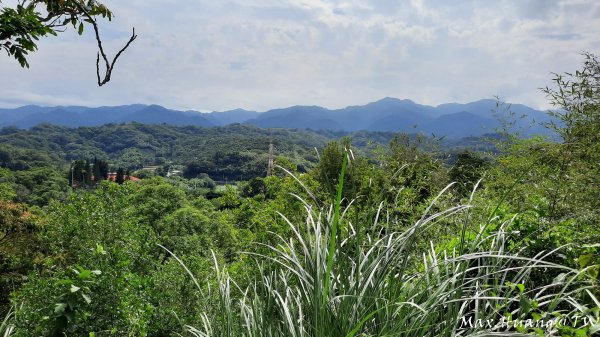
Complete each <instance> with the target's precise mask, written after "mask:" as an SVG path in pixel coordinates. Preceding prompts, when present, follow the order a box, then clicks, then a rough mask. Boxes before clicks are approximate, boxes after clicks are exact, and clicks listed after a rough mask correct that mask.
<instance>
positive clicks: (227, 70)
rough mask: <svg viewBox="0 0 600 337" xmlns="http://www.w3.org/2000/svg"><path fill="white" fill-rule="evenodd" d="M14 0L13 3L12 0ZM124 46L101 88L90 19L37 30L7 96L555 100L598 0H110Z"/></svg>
mask: <svg viewBox="0 0 600 337" xmlns="http://www.w3.org/2000/svg"><path fill="white" fill-rule="evenodd" d="M13 2H14V1H13ZM3 3H4V5H10V4H11V1H10V0H5V1H4V2H3ZM104 3H105V4H106V5H108V6H109V7H110V8H111V9H112V10H113V12H114V14H115V18H114V19H113V21H112V22H110V23H108V22H106V23H105V22H103V23H102V25H101V29H102V35H103V37H104V41H105V45H106V49H107V50H108V51H109V53H110V54H112V53H114V52H116V51H117V50H118V49H119V48H120V46H121V45H122V44H123V43H125V42H126V40H127V38H128V36H129V34H130V32H131V27H133V26H135V27H136V30H137V32H138V34H139V37H138V40H137V41H135V42H134V44H133V45H132V46H131V48H130V50H128V51H127V52H126V53H125V54H124V55H123V56H122V59H120V60H119V62H118V64H117V66H116V68H115V72H114V74H113V79H112V81H111V82H110V83H109V84H108V85H106V86H104V87H102V88H98V87H97V85H96V79H95V76H96V75H95V55H96V51H95V41H94V40H93V34H92V31H91V30H88V31H86V33H85V34H84V36H83V37H79V36H78V35H77V33H76V32H75V31H73V30H69V31H67V32H65V33H63V34H60V36H59V37H50V38H47V39H45V40H44V41H42V42H41V43H40V44H39V51H38V52H36V53H35V54H32V56H31V58H30V64H31V68H30V69H21V68H20V67H19V65H18V63H17V62H16V61H14V60H12V59H9V58H8V57H6V56H1V57H0V74H2V81H1V82H0V107H14V106H19V105H25V104H40V105H88V106H100V105H119V104H130V103H148V104H151V103H152V104H161V105H163V106H166V107H169V108H176V109H194V110H200V111H213V110H219V111H220V110H228V109H234V108H238V107H241V108H246V109H251V110H259V111H263V110H267V109H270V108H276V107H284V106H291V105H296V104H302V105H321V106H325V107H328V108H338V107H344V106H348V105H357V104H364V103H367V102H370V101H374V100H377V99H380V98H382V97H386V96H391V97H397V98H410V99H412V100H414V101H416V102H418V103H422V104H430V105H437V104H440V103H446V102H469V101H473V100H477V99H481V98H492V97H493V96H495V95H497V96H500V97H501V98H502V99H504V100H506V101H510V102H515V103H523V104H527V105H530V106H532V107H535V108H548V107H549V106H548V105H547V103H546V99H545V97H544V95H543V94H542V93H541V92H540V90H539V89H538V88H540V87H543V86H546V85H551V84H552V82H551V79H552V74H551V72H559V73H560V72H565V71H574V70H575V69H578V68H579V67H580V64H581V61H582V57H581V55H580V52H581V51H590V52H593V53H598V52H600V50H598V49H599V47H600V35H599V34H598V32H600V1H595V0H562V1H560V0H513V1H502V0H494V1H491V0H490V1H484V0H480V1H476V0H471V1H467V0H456V1H454V0H453V1H442V0H431V1H428V0H410V1H400V0H396V1H392V0H371V1H366V0H365V1H363V0H350V1H341V0H339V1H325V0H281V1H275V0H222V1H214V0H211V1H208V0H128V1H123V0H109V1H104Z"/></svg>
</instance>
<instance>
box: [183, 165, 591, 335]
mask: <svg viewBox="0 0 600 337" xmlns="http://www.w3.org/2000/svg"><path fill="white" fill-rule="evenodd" d="M344 167H345V165H344ZM343 174H344V171H342V176H341V179H339V181H340V184H339V186H338V198H337V200H336V202H335V204H334V205H333V206H331V207H329V208H326V209H317V208H316V207H313V206H312V205H311V204H310V203H308V202H306V201H304V200H302V199H301V198H299V197H298V199H299V200H300V201H301V202H303V204H304V207H305V211H306V221H305V222H304V223H303V224H293V223H291V222H290V221H288V220H287V218H286V217H285V216H284V215H283V214H281V216H282V217H283V218H284V219H285V220H286V222H287V223H288V225H289V227H290V231H291V233H292V235H291V237H288V238H284V237H279V238H278V244H277V245H265V246H266V247H267V248H268V250H269V251H270V252H271V254H255V253H250V254H253V255H254V256H255V257H256V275H257V276H256V279H255V281H254V282H253V283H252V284H251V286H249V287H248V288H246V289H240V288H239V287H238V286H237V285H236V283H235V281H234V280H232V279H231V277H230V276H229V275H228V273H227V271H226V270H225V269H222V268H220V267H219V265H218V263H217V262H216V259H215V267H216V276H217V280H218V284H219V289H218V291H219V296H220V298H221V301H220V310H219V311H218V313H217V314H211V315H210V316H209V315H208V314H205V315H203V316H202V324H201V326H195V327H191V326H188V327H187V330H188V332H189V333H190V334H191V335H193V336H202V337H208V336H211V337H213V336H214V337H217V336H218V337H221V336H228V337H229V336H248V337H270V336H273V337H275V336H293V337H305V336H314V337H340V336H346V337H353V336H432V337H433V336H508V335H514V336H520V335H525V334H524V332H526V331H525V330H526V329H525V330H523V329H521V328H519V329H515V328H514V327H513V328H510V327H509V326H508V325H504V326H503V325H501V324H498V323H500V322H502V321H501V319H502V318H503V317H504V318H511V319H527V318H532V317H536V316H535V315H540V317H541V319H549V318H552V317H554V316H561V317H566V316H569V315H574V314H577V315H579V316H586V317H588V318H591V319H593V318H594V313H593V311H591V310H590V309H591V308H590V307H586V306H585V305H584V304H583V303H581V302H580V300H579V299H580V298H581V296H588V297H587V298H588V299H589V298H591V299H592V300H593V301H595V304H596V305H597V306H600V304H598V300H597V299H596V298H594V296H593V295H592V293H591V292H590V291H589V290H590V288H591V287H593V286H594V285H595V283H594V280H593V279H591V278H589V277H588V276H587V273H586V271H585V270H583V271H579V270H575V269H571V268H569V267H566V266H562V265H558V264H554V263H551V262H548V261H546V260H547V258H548V257H549V256H551V255H552V254H554V253H556V252H553V251H551V252H540V253H539V254H537V255H536V256H533V257H525V256H520V255H519V254H518V252H516V253H515V252H510V251H508V249H507V240H508V236H509V235H510V225H511V221H506V222H504V223H501V224H500V225H499V227H498V229H497V230H495V231H493V232H492V231H489V230H488V228H487V227H488V225H489V224H491V223H492V222H494V221H498V219H496V218H492V219H490V220H489V222H488V223H484V224H482V225H481V226H477V225H476V224H472V223H470V222H471V220H470V216H469V214H470V209H471V205H470V204H467V205H459V206H455V207H449V208H447V209H445V210H442V211H437V212H433V211H432V209H434V207H433V206H434V205H435V204H436V202H437V201H438V198H439V197H440V196H441V195H442V194H443V193H445V191H446V190H447V189H448V188H449V187H447V188H446V189H444V191H442V192H441V193H440V195H438V197H437V198H436V199H435V200H434V201H433V202H432V203H431V205H430V206H429V208H428V209H427V210H426V212H425V213H424V214H423V215H422V217H421V218H420V219H419V220H418V221H417V222H416V223H415V224H414V225H412V226H411V227H410V228H408V229H406V230H405V231H403V232H386V231H384V230H382V229H383V228H387V226H386V224H385V223H382V222H381V221H382V220H380V219H382V218H385V217H383V216H381V214H382V213H383V212H384V210H383V209H382V206H380V207H379V208H378V209H377V210H376V212H377V214H376V216H375V221H374V223H372V224H369V225H368V226H364V224H361V226H362V227H366V229H365V231H364V232H361V233H357V231H355V229H354V228H355V227H354V226H353V224H352V223H351V222H349V221H346V219H344V215H345V214H346V212H345V211H346V209H342V206H341V203H340V196H341V188H342V186H343V183H342V179H343ZM348 205H349V206H348V207H352V202H349V203H348ZM461 215H462V216H461ZM449 217H452V218H454V219H461V220H459V221H462V222H463V223H462V226H463V229H462V233H461V235H460V243H459V245H458V246H457V249H454V250H452V251H441V252H439V251H436V249H435V247H434V245H433V244H432V245H431V248H429V249H428V250H426V251H423V252H422V260H421V261H420V262H419V261H416V260H415V256H416V254H414V249H415V247H416V246H415V241H416V239H417V237H418V236H419V235H422V233H424V232H428V233H430V232H431V229H432V226H435V225H436V223H437V222H438V221H439V220H440V219H448V218H449ZM342 224H344V225H345V226H343V228H342ZM428 229H429V230H428ZM474 229H475V230H476V235H475V238H474V239H470V240H467V236H466V235H465V232H467V231H473V230H474ZM539 268H541V269H543V270H555V271H558V272H559V273H560V277H559V278H557V279H556V280H554V281H553V282H552V283H551V284H544V285H533V284H531V282H528V281H529V276H530V274H531V273H532V272H533V271H534V270H536V269H539ZM551 313H552V315H554V316H550V314H551ZM540 317H537V318H538V319H540ZM596 318H597V317H596ZM469 322H471V324H469ZM477 322H480V324H477ZM488 322H489V323H488ZM488 324H491V326H490V325H488ZM529 330H530V331H531V330H532V329H529ZM540 331H542V332H541V333H542V334H544V335H547V336H551V335H554V334H557V333H558V331H557V327H556V326H550V327H548V328H543V329H542V330H540ZM538 332H539V331H538Z"/></svg>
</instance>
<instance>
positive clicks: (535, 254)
mask: <svg viewBox="0 0 600 337" xmlns="http://www.w3.org/2000/svg"><path fill="white" fill-rule="evenodd" d="M586 57H587V58H586V62H585V63H584V65H583V69H582V70H580V71H578V72H577V73H576V74H575V75H565V76H558V77H557V78H556V79H555V87H551V88H547V89H546V90H545V92H546V94H547V95H548V98H549V100H550V102H551V103H553V104H555V105H556V107H557V111H559V112H558V113H556V114H555V116H554V117H555V118H557V119H559V120H560V122H561V123H560V124H559V125H558V126H557V125H548V127H549V128H552V129H553V131H554V132H556V133H557V134H559V135H560V137H561V139H562V140H561V141H560V142H555V141H552V140H549V139H546V138H542V137H532V138H521V137H518V136H517V135H514V134H511V133H502V132H501V130H499V134H497V135H496V136H495V137H489V138H487V139H485V140H484V139H467V140H463V141H462V143H460V144H462V145H465V146H462V145H461V146H459V144H447V143H446V144H444V143H443V142H442V143H440V142H439V141H436V140H432V139H430V138H426V137H422V136H414V135H413V136H409V135H405V134H393V133H383V132H382V133H353V134H343V133H332V132H324V131H322V132H313V131H308V130H305V131H298V130H286V129H261V128H256V127H251V126H244V125H232V126H227V127H215V128H202V127H174V126H167V125H144V124H138V123H129V124H119V125H116V124H113V125H105V126H101V127H79V128H66V127H57V126H52V125H39V126H36V127H33V128H31V129H30V130H21V129H16V128H4V129H2V131H1V132H0V143H1V144H2V148H1V149H0V165H1V166H2V168H0V284H1V288H0V289H1V292H0V317H2V318H3V321H2V322H1V323H0V324H1V325H0V334H4V335H5V336H315V337H326V336H331V337H338V336H488V335H490V333H495V335H503V336H504V335H510V334H514V335H526V334H534V335H540V336H544V335H545V336H593V335H594V334H597V333H598V331H600V326H599V325H598V318H599V315H600V308H599V307H600V302H599V298H600V288H599V287H598V282H599V281H600V273H599V271H600V269H599V263H600V252H599V249H600V246H599V244H598V242H600V232H599V230H598V228H600V214H599V212H600V211H599V210H600V204H599V203H600V195H599V193H600V172H599V166H598V162H600V139H599V135H600V120H599V117H598V116H599V115H598V111H599V107H598V102H599V100H600V87H599V81H598V76H599V74H600V65H599V63H598V60H597V59H596V57H595V56H593V55H586ZM269 143H272V144H274V147H275V149H276V153H275V155H274V157H275V158H274V164H275V165H274V167H273V172H272V174H270V175H267V174H266V173H267V163H268V162H269ZM440 144H441V145H440ZM466 145H470V146H468V148H467V146H466ZM471 145H472V146H471ZM315 149H316V150H317V151H315ZM148 167H150V169H149V168H148ZM113 171H115V172H117V173H116V178H115V179H112V180H111V179H108V177H109V175H110V174H112V173H114V172H113ZM175 173H177V174H175ZM134 176H135V177H137V178H140V179H139V180H137V179H136V180H135V181H134V180H133V179H131V177H134ZM79 177H81V178H79ZM128 177H129V178H130V179H127V178H128ZM113 180H114V181H113ZM221 180H224V181H226V183H225V182H221ZM215 181H216V182H215Z"/></svg>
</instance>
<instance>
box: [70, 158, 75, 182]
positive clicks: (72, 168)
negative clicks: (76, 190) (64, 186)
mask: <svg viewBox="0 0 600 337" xmlns="http://www.w3.org/2000/svg"><path fill="white" fill-rule="evenodd" d="M73 187H75V182H74V181H73V162H71V188H73Z"/></svg>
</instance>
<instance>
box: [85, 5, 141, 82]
mask: <svg viewBox="0 0 600 337" xmlns="http://www.w3.org/2000/svg"><path fill="white" fill-rule="evenodd" d="M75 4H76V5H77V7H79V10H80V11H81V12H82V13H83V14H84V15H85V16H86V17H87V18H88V19H89V22H90V23H91V24H92V27H93V28H94V33H95V34H96V42H97V44H98V55H97V57H96V77H97V79H98V86H100V87H101V86H103V85H105V84H106V83H108V82H109V81H110V76H111V75H112V71H113V69H114V67H115V63H116V62H117V59H118V58H119V57H120V56H121V54H122V53H123V52H124V51H125V49H127V48H128V47H129V45H131V43H132V42H133V41H135V39H136V38H137V35H136V34H135V27H134V28H133V32H132V34H131V37H130V38H129V41H127V44H125V46H124V47H123V48H121V50H119V52H118V53H117V55H115V57H114V58H113V60H112V62H110V61H109V60H108V57H107V56H106V53H105V52H104V48H103V47H102V40H101V39H100V32H99V30H98V24H97V23H96V20H95V19H94V18H93V17H92V16H91V15H90V14H89V13H88V11H87V10H86V9H85V8H83V6H81V5H80V4H79V3H78V2H76V1H75ZM100 56H102V60H103V61H104V67H105V70H104V78H102V77H101V76H100Z"/></svg>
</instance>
